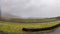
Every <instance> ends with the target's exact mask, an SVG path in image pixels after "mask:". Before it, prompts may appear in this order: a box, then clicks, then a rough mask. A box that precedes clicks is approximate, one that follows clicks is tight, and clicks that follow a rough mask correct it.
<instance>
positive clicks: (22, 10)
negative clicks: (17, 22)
mask: <svg viewBox="0 0 60 34" xmlns="http://www.w3.org/2000/svg"><path fill="white" fill-rule="evenodd" d="M1 13H2V16H4V17H16V18H49V17H56V16H60V0H1Z"/></svg>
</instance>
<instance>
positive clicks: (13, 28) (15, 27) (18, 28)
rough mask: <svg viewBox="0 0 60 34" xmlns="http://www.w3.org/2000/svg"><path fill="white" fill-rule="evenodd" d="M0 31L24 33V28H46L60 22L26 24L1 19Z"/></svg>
mask: <svg viewBox="0 0 60 34" xmlns="http://www.w3.org/2000/svg"><path fill="white" fill-rule="evenodd" d="M0 24H1V25H2V26H0V31H4V32H9V33H13V32H14V33H16V32H17V33H23V32H24V31H22V28H45V27H51V26H54V25H56V24H60V22H53V23H46V24H42V23H41V24H29V23H27V24H24V23H8V22H2V21H0ZM50 31H51V30H48V31H42V32H50Z"/></svg>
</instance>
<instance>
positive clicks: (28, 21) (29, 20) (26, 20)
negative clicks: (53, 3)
mask: <svg viewBox="0 0 60 34" xmlns="http://www.w3.org/2000/svg"><path fill="white" fill-rule="evenodd" d="M5 21H10V22H20V23H37V22H39V23H42V22H52V21H56V19H50V18H49V19H18V18H11V19H6V20H5Z"/></svg>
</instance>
